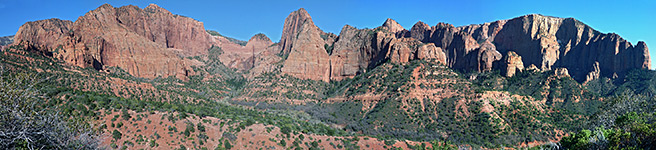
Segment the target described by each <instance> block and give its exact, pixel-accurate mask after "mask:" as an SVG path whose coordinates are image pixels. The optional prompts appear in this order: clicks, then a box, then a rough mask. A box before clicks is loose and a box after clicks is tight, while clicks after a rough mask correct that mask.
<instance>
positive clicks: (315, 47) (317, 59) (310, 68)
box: [281, 8, 334, 82]
mask: <svg viewBox="0 0 656 150" xmlns="http://www.w3.org/2000/svg"><path fill="white" fill-rule="evenodd" d="M333 41H334V36H331V35H330V34H326V33H324V32H323V31H321V30H320V29H319V27H317V26H315V25H314V22H312V18H311V17H310V15H309V14H308V13H307V11H305V9H302V8H301V9H299V10H297V11H294V12H292V13H291V14H290V15H289V17H287V19H285V26H284V27H283V36H282V37H281V43H282V46H283V47H282V53H283V55H286V56H287V57H286V60H285V63H284V64H283V67H282V69H281V71H282V72H283V73H286V74H289V75H292V76H295V77H299V78H302V79H312V80H323V81H326V82H327V81H329V80H330V59H329V56H328V52H327V51H326V48H327V45H332V42H333Z"/></svg>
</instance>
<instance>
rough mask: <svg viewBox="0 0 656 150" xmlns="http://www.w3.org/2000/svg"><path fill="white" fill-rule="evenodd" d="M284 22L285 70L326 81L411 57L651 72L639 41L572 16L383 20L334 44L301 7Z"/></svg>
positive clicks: (581, 76)
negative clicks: (460, 21)
mask: <svg viewBox="0 0 656 150" xmlns="http://www.w3.org/2000/svg"><path fill="white" fill-rule="evenodd" d="M286 21H287V22H285V27H284V31H283V35H286V36H283V37H282V38H281V45H283V48H282V50H281V51H282V52H283V53H285V52H286V51H288V50H292V51H293V50H297V52H296V54H293V55H292V54H291V53H294V52H290V55H289V57H288V58H287V61H285V66H284V67H283V72H285V73H288V74H292V75H294V76H297V77H302V78H308V79H319V80H324V81H327V80H341V79H344V78H349V77H353V76H355V75H357V74H359V73H361V72H364V71H366V70H367V69H371V68H373V67H375V66H377V65H378V64H380V63H381V62H385V61H392V62H408V61H410V60H414V59H431V60H437V61H440V62H443V63H444V64H446V65H447V66H449V67H451V68H453V69H456V70H461V71H478V72H485V71H492V70H493V69H499V70H501V72H503V73H504V74H505V75H507V76H512V75H514V73H515V72H517V71H521V70H523V69H524V66H535V67H536V68H537V69H538V70H541V71H546V70H555V69H556V68H564V69H561V70H567V73H568V74H569V75H571V77H573V78H574V79H576V80H578V81H579V82H585V81H587V80H590V79H591V75H590V74H594V75H592V76H593V77H594V76H599V77H618V76H623V75H624V74H625V73H626V72H627V71H629V70H631V69H639V68H643V69H649V67H650V63H651V62H650V59H649V52H648V49H647V46H646V44H645V43H644V42H639V43H638V44H637V45H636V46H633V45H632V44H631V43H629V42H627V41H626V40H624V39H622V38H621V37H620V36H619V35H617V34H614V33H611V34H603V33H600V32H598V31H596V30H594V29H592V28H590V27H589V26H587V25H585V24H583V23H581V22H580V21H577V20H575V19H572V18H557V17H549V16H542V15H526V16H521V17H518V18H514V19H510V20H500V21H495V22H490V23H484V24H477V25H468V26H461V27H454V26H453V25H450V24H445V23H439V24H437V25H435V26H432V27H431V26H429V25H427V24H425V23H423V22H421V21H420V22H417V23H416V24H415V25H414V26H413V27H412V28H411V30H410V31H408V30H405V29H403V27H402V26H401V25H399V24H398V23H397V22H396V21H394V20H392V19H387V20H386V21H385V22H384V23H383V24H382V26H381V27H378V28H375V29H357V28H355V27H352V26H349V25H346V26H344V27H343V28H342V31H341V32H340V35H339V37H338V38H337V40H336V41H335V42H334V43H331V42H330V41H329V40H321V39H320V35H323V34H325V33H323V32H322V31H321V30H320V29H318V28H316V26H314V24H312V20H311V18H310V17H309V14H307V12H306V11H305V10H303V9H300V10H298V11H295V12H293V13H292V14H290V15H289V17H288V18H287V19H286ZM299 23H300V25H299ZM305 26H307V27H306V28H304V27H305ZM291 35H296V36H291ZM301 37H303V38H304V39H303V40H300V38H301ZM324 39H326V38H324ZM322 45H323V46H322ZM295 46H302V48H301V47H296V48H294V47H295ZM323 51H327V53H324V52H323ZM326 54H327V55H329V56H328V57H329V58H330V59H329V61H326V60H325V57H326ZM508 55H512V56H508ZM299 57H301V58H299ZM502 58H506V59H503V60H502ZM289 60H291V61H289ZM597 64H598V65H597ZM327 68H328V69H327ZM324 70H329V72H330V73H329V74H326V73H325V71H324ZM308 73H309V74H308Z"/></svg>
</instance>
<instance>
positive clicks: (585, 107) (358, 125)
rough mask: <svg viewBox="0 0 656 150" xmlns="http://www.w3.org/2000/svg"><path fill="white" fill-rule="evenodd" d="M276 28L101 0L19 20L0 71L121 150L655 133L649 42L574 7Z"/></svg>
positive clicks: (384, 145) (408, 144) (435, 143)
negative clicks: (404, 22)
mask: <svg viewBox="0 0 656 150" xmlns="http://www.w3.org/2000/svg"><path fill="white" fill-rule="evenodd" d="M282 33H283V35H282V37H281V39H280V40H279V41H278V42H277V43H274V42H273V41H272V40H271V39H269V38H268V37H267V36H266V35H264V34H257V35H254V36H253V37H252V38H251V39H249V40H248V41H240V40H237V39H234V38H230V37H226V36H223V35H221V34H219V33H218V32H216V31H209V30H205V29H204V27H203V23H202V22H199V21H197V20H194V19H192V18H189V17H184V16H180V15H175V14H173V13H171V12H169V11H167V10H166V9H164V8H161V7H159V6H157V5H154V4H151V5H149V6H148V7H146V8H143V9H142V8H138V7H136V6H123V7H118V8H116V7H113V6H111V5H107V4H106V5H102V6H100V7H98V8H97V9H95V10H92V11H90V12H89V13H87V14H85V15H83V16H81V17H80V18H79V19H78V20H77V21H75V22H72V21H66V20H59V19H48V20H40V21H34V22H28V23H26V24H25V25H23V26H21V28H20V29H19V31H18V32H17V34H16V36H15V37H14V38H13V44H10V45H7V46H5V47H3V49H2V51H1V54H0V57H1V58H2V59H0V66H1V69H2V72H1V74H2V77H3V79H9V78H11V77H13V76H18V75H25V74H27V75H29V76H33V77H35V78H37V79H39V80H38V81H35V82H21V83H25V84H27V85H29V86H33V87H36V88H35V91H36V93H40V94H42V96H40V97H41V98H42V99H43V101H42V103H39V104H38V105H39V106H43V107H47V108H52V110H53V111H56V112H61V114H62V116H61V117H62V118H64V119H65V120H66V121H67V123H71V124H76V125H80V126H81V127H85V128H88V129H92V130H93V133H96V134H97V135H100V136H104V137H105V138H102V141H101V142H100V143H101V146H105V147H108V148H114V149H116V148H134V149H141V148H144V149H176V148H183V149H184V148H194V149H231V148H232V149H260V148H261V149H272V148H289V149H292V148H293V149H391V148H403V149H426V148H432V147H442V148H455V147H459V148H501V147H516V148H519V147H534V146H543V147H548V146H557V145H554V144H549V143H558V142H560V141H561V140H562V142H560V143H562V146H565V147H567V148H586V146H591V147H592V148H594V146H596V145H602V147H603V146H604V145H603V144H604V143H603V142H602V143H595V141H600V140H595V141H593V142H590V141H592V140H587V141H588V142H587V143H582V144H578V145H577V143H576V141H581V140H573V139H582V138H581V137H583V139H585V138H588V139H590V138H589V137H592V136H591V135H588V136H576V135H586V133H588V132H589V131H588V132H586V130H589V129H595V128H597V127H599V128H600V129H604V130H599V133H600V134H602V135H605V134H608V135H605V137H619V138H620V139H621V138H622V136H619V135H625V134H615V133H629V132H630V133H633V134H634V135H639V136H636V137H631V138H626V137H625V138H624V139H633V140H634V141H640V142H634V143H631V141H628V142H627V141H613V139H608V138H606V145H605V146H613V144H615V145H619V147H630V146H638V147H645V145H647V146H648V145H649V143H646V142H649V139H653V137H654V136H653V133H652V132H651V130H639V129H645V128H644V127H645V126H646V127H650V126H653V120H654V119H653V115H652V114H650V113H653V110H656V109H653V107H654V106H653V105H652V104H651V101H652V98H650V97H651V96H652V95H653V93H654V91H655V90H654V88H653V86H652V85H651V84H650V83H651V82H652V81H654V80H653V78H654V77H656V75H654V72H653V71H650V70H647V69H649V66H650V63H651V61H650V58H649V54H648V53H649V51H648V48H647V45H646V44H645V43H644V42H639V43H637V44H636V45H632V44H631V43H630V42H628V41H626V40H624V39H622V38H621V37H620V36H619V35H617V34H614V33H610V34H606V33H601V32H598V31H596V30H594V29H592V28H591V27H589V26H588V25H585V24H583V23H582V22H581V21H578V20H576V19H574V18H558V17H550V16H543V15H537V14H533V15H525V16H520V17H517V18H513V19H508V20H499V21H495V22H490V23H483V24H476V25H468V26H461V27H455V26H453V25H450V24H446V23H439V24H437V25H435V26H429V25H427V24H425V23H423V22H418V23H416V24H415V25H414V26H413V27H412V28H411V29H410V30H407V29H405V28H403V27H402V26H401V25H399V24H398V23H397V22H396V21H394V20H392V19H387V20H386V21H385V22H384V23H383V24H382V26H380V27H377V28H373V29H358V28H356V27H352V26H349V25H345V26H344V27H343V29H342V30H341V32H340V33H339V35H336V34H333V33H326V32H323V31H322V30H321V29H320V28H319V27H318V26H316V25H314V23H313V21H312V17H311V16H310V15H309V13H308V12H307V11H306V10H305V9H299V10H297V11H294V12H292V13H290V15H289V16H288V17H287V18H286V20H285V23H284V25H283V31H282ZM4 81H10V80H3V82H4ZM627 118H629V119H627ZM636 118H638V119H636ZM640 118H642V119H640ZM610 130H613V131H617V132H610ZM601 131H605V132H603V133H601ZM620 131H626V132H620ZM574 133H576V134H574ZM579 133H580V134H579ZM590 133H592V132H590ZM595 133H598V132H597V131H595ZM610 133H613V134H612V135H611V134H610ZM564 137H565V138H564ZM596 139H599V137H598V136H597V137H596ZM645 139H647V140H645ZM582 141H586V140H582ZM602 141H603V140H602ZM609 141H610V142H609ZM643 141H646V142H643ZM609 143H610V144H609ZM16 145H19V146H20V144H15V145H14V146H16ZM627 145H628V146H627Z"/></svg>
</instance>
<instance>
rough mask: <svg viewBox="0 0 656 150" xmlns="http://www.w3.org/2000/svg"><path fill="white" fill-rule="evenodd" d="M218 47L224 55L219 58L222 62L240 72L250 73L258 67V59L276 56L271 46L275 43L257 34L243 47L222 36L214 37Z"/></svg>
mask: <svg viewBox="0 0 656 150" xmlns="http://www.w3.org/2000/svg"><path fill="white" fill-rule="evenodd" d="M214 40H215V41H216V42H215V43H216V44H217V45H216V46H219V47H220V48H221V50H222V51H223V54H221V55H220V56H219V58H220V61H221V62H222V63H223V64H224V65H226V66H227V67H230V68H235V69H237V70H238V71H242V72H245V71H248V70H250V69H252V68H253V67H255V66H257V65H262V64H259V63H258V61H257V60H258V59H259V58H261V57H266V56H269V55H274V54H275V53H274V52H273V51H274V50H272V48H270V47H269V46H271V45H272V44H273V42H271V39H269V37H267V36H266V35H264V34H261V33H260V34H256V35H254V36H253V37H251V39H250V40H248V42H247V43H246V45H244V46H242V45H239V44H236V43H233V42H231V41H229V40H228V39H226V38H224V37H221V36H214Z"/></svg>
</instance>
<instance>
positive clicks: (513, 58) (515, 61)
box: [500, 51, 524, 77]
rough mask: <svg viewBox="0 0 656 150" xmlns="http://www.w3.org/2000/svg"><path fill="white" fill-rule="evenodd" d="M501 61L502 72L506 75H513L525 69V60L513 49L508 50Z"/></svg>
mask: <svg viewBox="0 0 656 150" xmlns="http://www.w3.org/2000/svg"><path fill="white" fill-rule="evenodd" d="M501 63H502V64H501V66H502V68H501V69H500V71H501V74H502V75H504V76H506V77H512V76H514V75H515V73H517V72H522V70H524V62H523V61H522V56H519V55H517V53H515V52H513V51H508V52H507V53H506V55H505V56H504V57H503V60H502V61H501Z"/></svg>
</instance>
